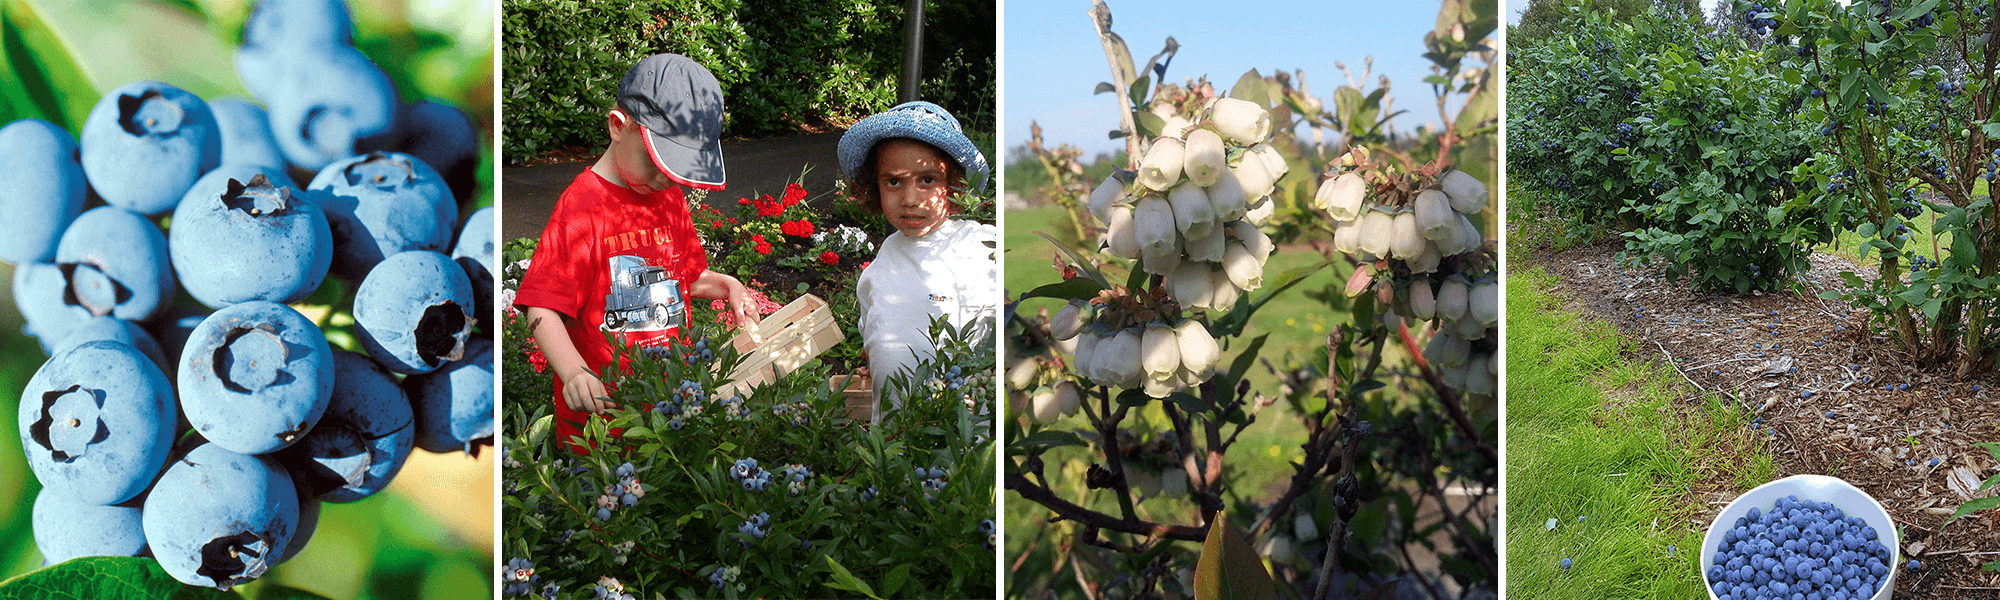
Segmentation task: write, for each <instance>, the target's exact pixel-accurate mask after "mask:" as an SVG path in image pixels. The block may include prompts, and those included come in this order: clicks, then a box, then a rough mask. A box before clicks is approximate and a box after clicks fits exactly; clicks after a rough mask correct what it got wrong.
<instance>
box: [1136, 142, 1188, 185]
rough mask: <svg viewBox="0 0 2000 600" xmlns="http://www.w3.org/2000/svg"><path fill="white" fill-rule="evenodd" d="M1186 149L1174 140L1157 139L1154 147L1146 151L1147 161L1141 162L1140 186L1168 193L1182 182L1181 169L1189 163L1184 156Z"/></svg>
mask: <svg viewBox="0 0 2000 600" xmlns="http://www.w3.org/2000/svg"><path fill="white" fill-rule="evenodd" d="M1186 150H1187V149H1186V147H1185V146H1184V145H1182V143H1181V141H1180V140H1177V139H1174V138H1156V139H1154V140H1153V147H1152V148H1151V149H1148V150H1146V159H1145V160H1142V161H1139V185H1142V186H1145V187H1146V188H1148V189H1152V190H1156V191H1161V192H1164V191H1167V189H1169V188H1172V187H1174V184H1176V183H1180V181H1181V167H1182V166H1183V165H1185V164H1186V163H1187V159H1186V158H1183V157H1182V155H1183V154H1184V153H1185V152H1186Z"/></svg>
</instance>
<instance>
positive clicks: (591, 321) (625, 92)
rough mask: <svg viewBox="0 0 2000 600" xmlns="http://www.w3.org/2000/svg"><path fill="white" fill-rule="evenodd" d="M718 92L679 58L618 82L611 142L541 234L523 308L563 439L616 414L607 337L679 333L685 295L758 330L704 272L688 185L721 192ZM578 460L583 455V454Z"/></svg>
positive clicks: (737, 295) (665, 337) (738, 297)
mask: <svg viewBox="0 0 2000 600" xmlns="http://www.w3.org/2000/svg"><path fill="white" fill-rule="evenodd" d="M722 114H723V109H722V88H721V86H720V85H719V84H717V83H716V80H715V76H714V75H712V74H710V73H709V72H708V69H706V68H703V67H702V66H701V65H700V64H697V63H695V62H694V61H693V60H689V59H688V58H687V57H684V56H680V55H677V54H655V55H653V56H649V57H646V58H645V59H644V60H641V61H639V64H638V65H635V66H633V67H632V69H631V70H630V71H627V72H626V73H625V79H624V81H623V82H622V83H620V84H619V85H618V100H617V106H616V107H615V108H613V109H612V110H611V111H610V115H609V117H608V127H609V129H610V131H611V145H610V147H608V148H606V149H605V150H604V154H603V156H601V157H599V158H598V159H597V163H596V164H594V165H591V167H590V168H589V169H586V170H584V172H583V173H581V174H579V175H577V177H576V180H575V181H572V182H570V185H569V188H567V189H565V190H563V195H562V198H561V199H560V200H558V201H557V203H556V209H555V213H554V214H553V215H551V216H550V217H549V223H548V225H547V226H546V227H545V228H543V229H542V239H541V242H540V245H538V246H537V247H536V248H535V257H534V262H532V263H530V265H529V267H528V272H527V274H525V275H523V276H522V277H521V288H520V290H519V291H518V292H517V295H516V296H515V300H514V303H515V304H516V305H520V306H525V307H528V308H527V314H528V320H529V322H530V323H532V324H533V327H534V336H535V342H536V343H537V344H539V345H540V346H541V349H542V354H543V355H544V356H546V357H548V360H549V366H550V367H552V368H553V369H554V370H555V374H556V381H555V403H556V416H557V419H556V432H557V434H558V436H559V439H562V440H564V441H568V440H569V438H570V436H572V435H578V434H580V433H581V430H582V425H583V423H584V420H585V416H586V415H587V414H589V413H596V412H601V411H605V410H610V409H614V408H617V405H616V404H614V403H612V402H611V401H610V398H609V397H608V395H607V393H606V392H607V390H606V388H605V385H604V382H603V381H602V380H600V379H599V378H598V375H597V374H598V373H600V372H601V370H602V369H604V368H605V366H606V365H607V364H609V363H610V362H611V358H612V347H611V345H610V344H609V343H607V342H606V340H605V336H604V332H611V333H613V334H615V335H617V336H619V337H620V338H621V339H622V340H623V341H624V342H626V343H629V344H631V345H632V346H634V347H639V346H648V345H658V344H666V343H669V342H670V341H672V340H674V339H676V338H678V337H679V334H680V326H681V324H683V323H684V322H685V320H686V314H687V313H686V306H687V302H686V299H685V297H686V296H694V297H697V298H721V299H725V300H727V301H728V302H729V308H730V310H731V311H732V312H734V313H735V316H736V322H738V323H754V322H756V318H757V317H756V314H755V312H754V310H755V307H756V303H754V302H752V301H751V300H750V297H749V292H748V290H747V289H745V288H744V287H743V283H742V282H739V281H737V280H736V278H734V277H730V276H728V275H724V274H721V273H717V272H715V271H710V270H708V256H707V255H706V254H704V253H703V251H702V247H701V241H700V240H699V239H697V236H696V234H695V230H694V222H693V221H692V220H691V217H690V211H689V207H688V199H687V197H686V196H685V195H684V194H683V192H682V187H683V186H685V187H693V188H699V189H704V190H720V189H722V188H723V183H724V181H725V179H724V177H723V167H722V144H721V139H720V135H721V132H722ZM577 450H578V451H579V452H581V451H582V449H581V448H577Z"/></svg>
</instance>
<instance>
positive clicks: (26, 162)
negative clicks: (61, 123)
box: [0, 119, 88, 264]
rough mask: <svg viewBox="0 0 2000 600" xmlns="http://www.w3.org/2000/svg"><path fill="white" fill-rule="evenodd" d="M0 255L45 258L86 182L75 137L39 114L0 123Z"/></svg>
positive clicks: (12, 259)
mask: <svg viewBox="0 0 2000 600" xmlns="http://www.w3.org/2000/svg"><path fill="white" fill-rule="evenodd" d="M0 156H5V157H7V160H6V161H4V162H0V214H4V215H7V218H6V219H4V220H0V260H4V261H7V262H9V263H14V264H22V263H33V262H48V261H50V260H53V259H54V258H55V256H56V242H57V241H59V240H61V239H62V234H63V230H64V229H67V228H69V224H70V222H71V221H75V220H76V216H77V215H78V214H81V213H82V212H83V200H84V192H85V190H87V189H88V184H87V183H86V182H85V180H84V176H83V164H82V163H79V162H77V156H78V154H77V146H76V138H75V137H73V136H71V135H70V134H69V132H68V131H64V130H63V128H61V127H58V126H56V125H55V124H53V123H50V122H48V121H43V120H41V119H21V120H19V121H15V122H13V123H8V124H7V126H6V127H0Z"/></svg>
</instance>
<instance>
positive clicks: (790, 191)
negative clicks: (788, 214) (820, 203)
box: [785, 183, 806, 206]
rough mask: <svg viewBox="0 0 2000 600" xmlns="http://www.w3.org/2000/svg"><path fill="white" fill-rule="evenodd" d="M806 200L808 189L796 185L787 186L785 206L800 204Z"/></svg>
mask: <svg viewBox="0 0 2000 600" xmlns="http://www.w3.org/2000/svg"><path fill="white" fill-rule="evenodd" d="M804 199H806V188H804V187H800V186H799V184H796V183H794V184H789V185H786V186H785V206H791V205H793V204H798V203H799V201H800V200H804Z"/></svg>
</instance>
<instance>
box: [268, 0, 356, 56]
mask: <svg viewBox="0 0 2000 600" xmlns="http://www.w3.org/2000/svg"><path fill="white" fill-rule="evenodd" d="M353 44H354V19H353V18H352V17H349V16H348V14H347V4H346V3H345V2H342V1H341V0H288V1H278V0H265V1H262V2H258V3H257V5H256V7H255V8H253V9H251V11H250V18H249V19H248V20H246V21H245V22H244V24H243V49H244V50H246V51H276V50H279V49H304V50H311V49H317V48H321V47H326V46H348V45H353Z"/></svg>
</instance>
